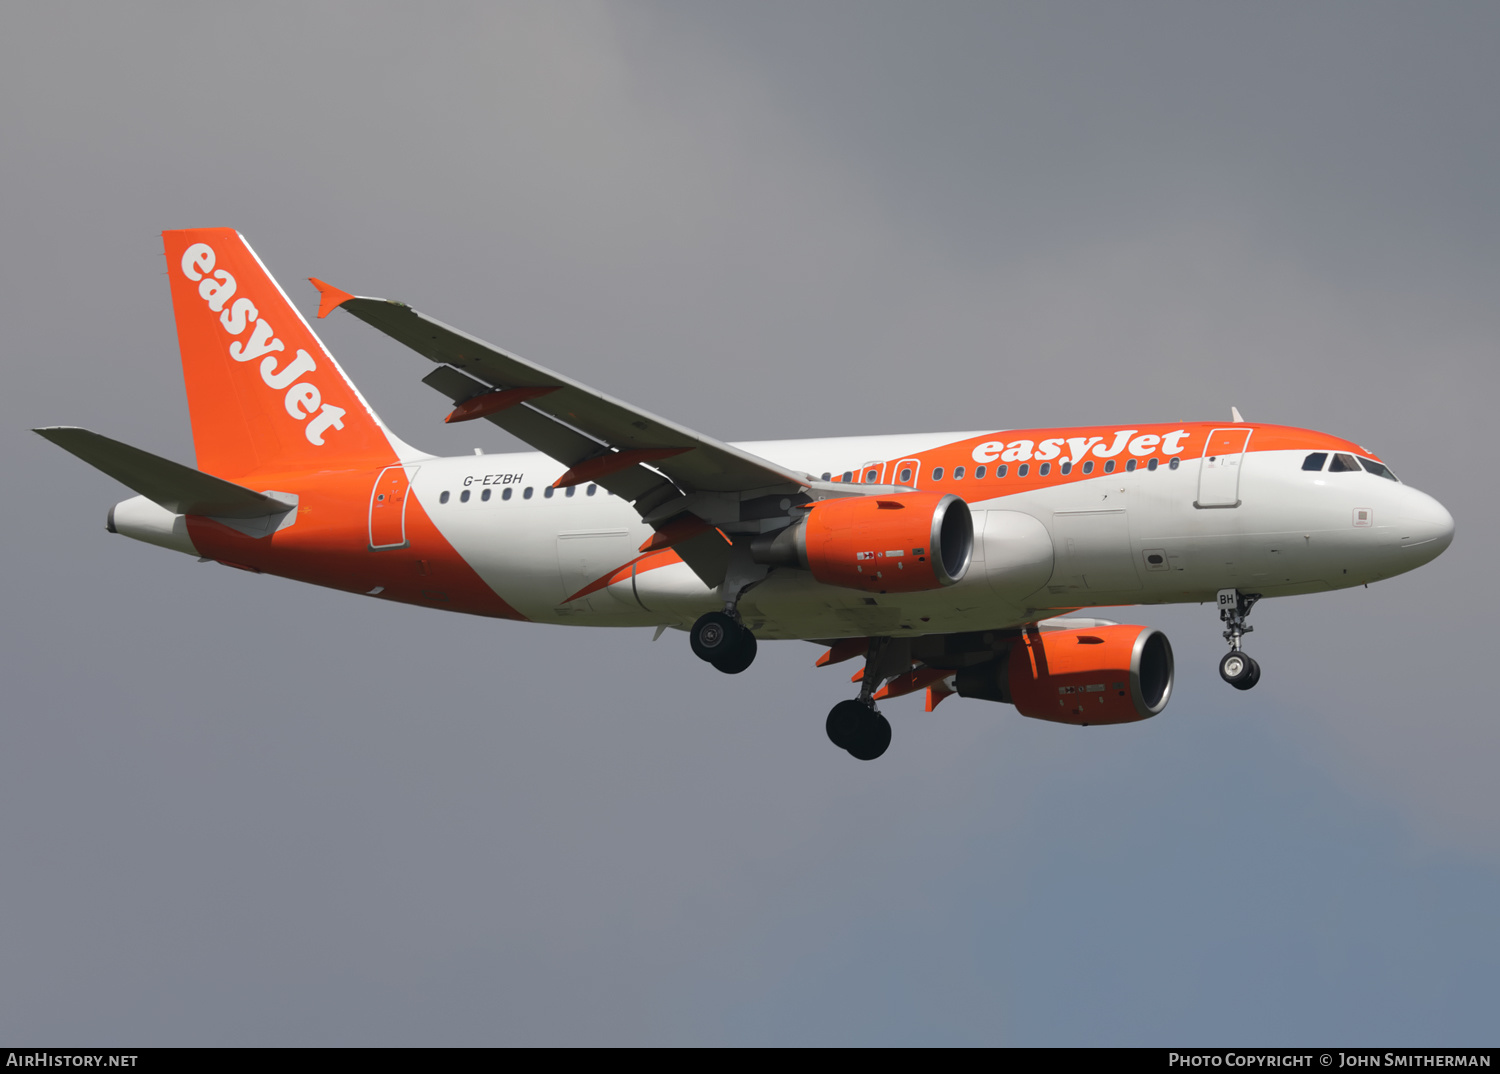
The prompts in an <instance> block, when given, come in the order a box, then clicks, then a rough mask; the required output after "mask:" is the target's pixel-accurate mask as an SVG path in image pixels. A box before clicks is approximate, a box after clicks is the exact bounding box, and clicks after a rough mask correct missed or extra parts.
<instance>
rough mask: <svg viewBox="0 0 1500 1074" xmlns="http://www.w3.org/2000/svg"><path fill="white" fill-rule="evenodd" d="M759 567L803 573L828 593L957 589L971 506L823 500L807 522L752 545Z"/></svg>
mask: <svg viewBox="0 0 1500 1074" xmlns="http://www.w3.org/2000/svg"><path fill="white" fill-rule="evenodd" d="M750 547H751V553H752V555H753V556H754V557H755V559H756V560H757V561H758V562H760V563H769V564H771V565H773V566H778V567H801V568H802V569H804V570H808V571H811V572H812V576H813V577H814V578H816V579H817V580H818V581H820V582H823V583H825V584H827V585H836V586H844V587H846V588H849V589H864V590H868V591H870V592H873V593H913V592H918V591H921V590H925V589H940V588H942V587H943V586H946V585H952V584H953V583H954V582H957V581H958V580H959V579H961V578H962V577H963V576H964V573H965V572H966V571H967V570H968V569H969V561H970V559H971V558H972V557H973V554H974V520H973V518H972V517H970V515H969V505H968V504H966V503H964V501H963V500H961V499H959V498H958V497H957V496H954V495H952V494H951V493H949V494H944V493H938V492H901V493H894V494H892V495H889V496H850V497H847V498H843V499H836V500H819V501H817V502H816V503H814V504H812V505H811V506H810V508H809V509H808V512H807V516H806V517H805V518H803V519H801V520H799V521H797V522H794V523H793V524H792V525H790V526H788V527H786V528H785V529H783V530H781V531H779V532H778V533H775V534H766V535H765V536H762V537H758V538H756V539H755V540H754V541H753V542H752V543H751V546H750Z"/></svg>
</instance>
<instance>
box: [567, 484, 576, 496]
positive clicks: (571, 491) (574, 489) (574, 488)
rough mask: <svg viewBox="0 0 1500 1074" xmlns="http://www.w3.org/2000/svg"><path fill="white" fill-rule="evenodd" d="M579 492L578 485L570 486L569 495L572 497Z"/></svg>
mask: <svg viewBox="0 0 1500 1074" xmlns="http://www.w3.org/2000/svg"><path fill="white" fill-rule="evenodd" d="M577 491H578V486H577V485H569V486H568V491H567V495H569V496H571V495H573V493H575V492H577Z"/></svg>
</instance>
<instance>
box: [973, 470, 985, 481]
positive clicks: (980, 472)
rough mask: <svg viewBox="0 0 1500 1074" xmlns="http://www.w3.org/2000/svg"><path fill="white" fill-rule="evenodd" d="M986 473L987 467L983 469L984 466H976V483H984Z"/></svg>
mask: <svg viewBox="0 0 1500 1074" xmlns="http://www.w3.org/2000/svg"><path fill="white" fill-rule="evenodd" d="M985 472H986V471H985V467H983V466H976V467H974V480H975V481H983V480H984V475H985Z"/></svg>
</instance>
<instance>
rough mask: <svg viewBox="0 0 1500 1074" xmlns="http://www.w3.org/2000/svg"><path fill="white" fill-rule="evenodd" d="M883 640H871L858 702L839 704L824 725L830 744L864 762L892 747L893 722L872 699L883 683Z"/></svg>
mask: <svg viewBox="0 0 1500 1074" xmlns="http://www.w3.org/2000/svg"><path fill="white" fill-rule="evenodd" d="M884 640H885V639H871V641H870V650H869V652H868V654H866V656H865V674H864V678H863V679H861V680H860V684H859V697H858V699H856V700H853V701H840V702H839V703H838V704H837V705H835V706H833V711H832V712H830V713H829V714H828V722H827V723H826V724H824V730H826V731H827V732H828V741H830V742H832V743H833V744H834V745H835V746H837V747H838V748H839V749H841V750H847V751H848V753H849V755H850V756H851V757H855V758H857V759H859V760H861V761H873V760H874V759H875V758H877V757H879V756H880V755H881V754H882V753H884V752H885V751H886V749H887V748H888V747H889V746H890V744H891V722H890V721H889V720H887V719H886V718H885V717H884V716H882V715H881V714H880V710H879V709H877V708H876V707H875V700H874V696H873V695H874V693H875V688H876V687H877V686H878V685H880V681H881V675H880V668H881V663H882V657H883V656H884V646H883V645H882V644H881V643H882V642H883V641H884Z"/></svg>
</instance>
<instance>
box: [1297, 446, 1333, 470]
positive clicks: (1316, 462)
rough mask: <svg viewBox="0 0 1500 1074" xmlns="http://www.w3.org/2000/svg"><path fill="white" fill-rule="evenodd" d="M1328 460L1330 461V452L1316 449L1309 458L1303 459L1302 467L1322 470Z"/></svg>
mask: <svg viewBox="0 0 1500 1074" xmlns="http://www.w3.org/2000/svg"><path fill="white" fill-rule="evenodd" d="M1327 461H1328V452H1326V451H1314V452H1313V453H1312V454H1311V455H1309V456H1308V457H1307V458H1305V459H1303V460H1302V469H1304V470H1321V469H1323V464H1324V463H1325V462H1327Z"/></svg>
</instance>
